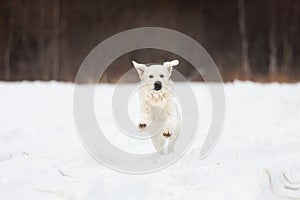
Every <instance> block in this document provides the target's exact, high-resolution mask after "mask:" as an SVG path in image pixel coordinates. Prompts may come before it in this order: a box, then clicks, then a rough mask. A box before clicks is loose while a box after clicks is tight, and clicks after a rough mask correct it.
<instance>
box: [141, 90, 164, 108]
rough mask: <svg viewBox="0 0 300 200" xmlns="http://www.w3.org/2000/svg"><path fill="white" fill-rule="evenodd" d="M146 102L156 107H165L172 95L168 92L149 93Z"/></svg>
mask: <svg viewBox="0 0 300 200" xmlns="http://www.w3.org/2000/svg"><path fill="white" fill-rule="evenodd" d="M144 98H145V100H146V102H147V103H149V104H150V105H152V106H155V107H164V106H165V105H166V104H167V103H168V101H169V98H170V94H168V93H167V92H165V91H163V92H159V93H158V92H149V93H147V94H146V96H145V97H144Z"/></svg>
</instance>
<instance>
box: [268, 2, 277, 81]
mask: <svg viewBox="0 0 300 200" xmlns="http://www.w3.org/2000/svg"><path fill="white" fill-rule="evenodd" d="M274 12H275V11H274V5H271V11H270V21H271V23H270V24H271V25H270V32H269V47H270V54H269V73H270V76H271V77H273V76H274V75H276V74H277V73H278V67H277V60H276V54H277V46H276V19H275V13H274Z"/></svg>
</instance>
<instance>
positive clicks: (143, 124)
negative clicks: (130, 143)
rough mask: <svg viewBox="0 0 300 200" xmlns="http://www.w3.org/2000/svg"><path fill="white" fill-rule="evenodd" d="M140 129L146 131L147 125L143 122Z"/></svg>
mask: <svg viewBox="0 0 300 200" xmlns="http://www.w3.org/2000/svg"><path fill="white" fill-rule="evenodd" d="M138 127H139V129H140V130H142V129H145V128H146V127H147V124H146V123H142V122H141V123H139V126H138Z"/></svg>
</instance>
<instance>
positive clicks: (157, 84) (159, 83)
mask: <svg viewBox="0 0 300 200" xmlns="http://www.w3.org/2000/svg"><path fill="white" fill-rule="evenodd" d="M161 88H162V84H161V82H160V81H155V83H154V90H157V91H158V90H161Z"/></svg>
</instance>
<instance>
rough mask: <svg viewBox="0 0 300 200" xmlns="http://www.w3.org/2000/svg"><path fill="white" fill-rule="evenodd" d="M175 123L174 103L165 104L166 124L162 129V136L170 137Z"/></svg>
mask: <svg viewBox="0 0 300 200" xmlns="http://www.w3.org/2000/svg"><path fill="white" fill-rule="evenodd" d="M177 123H178V122H177V113H176V112H175V108H174V105H172V104H169V105H167V106H166V124H165V127H164V129H163V136H165V137H166V138H170V137H171V136H172V135H174V133H175V127H176V126H177Z"/></svg>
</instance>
